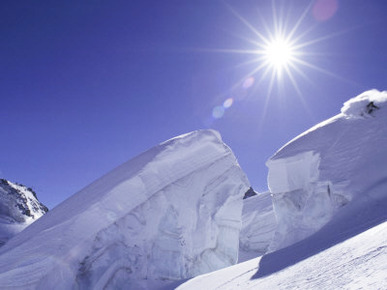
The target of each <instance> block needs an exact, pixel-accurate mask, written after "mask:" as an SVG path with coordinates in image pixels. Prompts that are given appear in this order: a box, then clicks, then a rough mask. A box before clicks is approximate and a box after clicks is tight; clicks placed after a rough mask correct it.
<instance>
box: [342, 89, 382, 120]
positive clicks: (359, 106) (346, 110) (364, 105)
mask: <svg viewBox="0 0 387 290" xmlns="http://www.w3.org/2000/svg"><path fill="white" fill-rule="evenodd" d="M386 102H387V92H386V91H384V92H379V91H378V90H369V91H366V92H364V93H362V94H360V95H358V96H357V97H355V98H352V99H350V100H348V101H347V102H345V103H344V106H343V107H342V108H341V113H343V114H344V115H345V116H347V117H353V118H359V117H364V116H366V115H367V114H371V113H372V112H373V111H374V110H375V109H376V110H377V109H379V108H381V107H382V106H384V104H385V103H386Z"/></svg>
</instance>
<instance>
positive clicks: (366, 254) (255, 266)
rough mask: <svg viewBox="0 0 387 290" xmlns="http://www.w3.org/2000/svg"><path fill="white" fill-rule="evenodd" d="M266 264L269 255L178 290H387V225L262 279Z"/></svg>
mask: <svg viewBox="0 0 387 290" xmlns="http://www.w3.org/2000/svg"><path fill="white" fill-rule="evenodd" d="M292 250H294V248H292ZM304 250H305V249H304ZM288 253H289V251H287V252H286V253H284V254H288ZM270 258H274V257H270ZM275 258H281V256H279V255H277V256H276V257H275ZM263 265H265V256H263V257H259V258H255V259H252V260H249V261H247V262H244V263H241V264H238V265H235V266H232V267H229V268H226V269H223V270H219V271H216V272H213V273H210V274H206V275H201V276H198V277H196V278H194V279H191V280H189V281H188V282H186V283H184V284H182V285H180V286H179V287H177V288H176V289H178V290H188V289H222V290H223V289H224V290H227V289H230V290H231V289H385V288H386V286H387V275H386V272H387V222H384V223H382V224H380V225H378V226H376V227H374V228H372V229H369V230H368V231H365V232H363V233H361V234H359V235H357V236H355V237H353V238H350V239H348V240H346V241H344V242H342V243H339V244H336V245H335V246H332V247H330V248H328V249H326V250H324V251H321V252H319V253H318V254H316V255H313V256H310V257H308V258H306V259H304V260H300V261H298V263H295V264H292V265H290V266H288V267H287V268H285V269H284V270H282V271H277V272H273V273H271V274H270V275H266V276H263V277H261V276H259V275H258V273H259V268H260V267H262V266H263Z"/></svg>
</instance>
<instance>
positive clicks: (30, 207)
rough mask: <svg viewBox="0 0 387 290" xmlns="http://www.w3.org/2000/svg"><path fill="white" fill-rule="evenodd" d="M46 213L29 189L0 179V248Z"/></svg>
mask: <svg viewBox="0 0 387 290" xmlns="http://www.w3.org/2000/svg"><path fill="white" fill-rule="evenodd" d="M47 211H48V209H47V207H46V206H44V205H43V204H41V203H40V202H39V201H38V199H37V197H36V194H35V192H34V191H33V190H32V189H31V188H27V187H26V186H24V185H21V184H16V183H13V182H11V181H8V180H5V179H0V246H1V245H3V244H4V243H6V242H7V241H8V240H9V239H10V238H11V237H13V236H14V235H16V234H17V233H19V232H21V231H22V230H23V229H24V228H26V227H27V226H28V225H30V224H31V223H33V222H34V221H36V220H37V219H38V218H40V217H41V216H43V215H44V214H45V213H46V212H47Z"/></svg>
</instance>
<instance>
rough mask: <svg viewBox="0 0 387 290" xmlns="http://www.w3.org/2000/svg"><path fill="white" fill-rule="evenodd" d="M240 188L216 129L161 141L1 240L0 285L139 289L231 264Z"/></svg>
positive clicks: (244, 183)
mask: <svg viewBox="0 0 387 290" xmlns="http://www.w3.org/2000/svg"><path fill="white" fill-rule="evenodd" d="M249 187H250V185H249V182H248V180H247V178H246V176H245V175H244V173H243V172H242V170H241V168H240V167H239V165H238V163H237V161H236V159H235V157H234V155H233V153H232V152H231V150H230V149H229V148H228V147H227V146H226V145H225V144H224V143H223V142H222V141H221V139H220V136H219V134H218V133H216V132H214V131H212V130H203V131H195V132H192V133H189V134H185V135H182V136H179V137H176V138H173V139H171V140H168V141H166V142H164V143H162V144H160V145H159V146H156V147H154V148H152V149H150V150H149V151H147V152H145V153H143V154H141V155H140V156H138V157H136V158H134V159H132V160H130V161H128V162H127V163H125V164H123V165H121V166H120V167H118V168H116V169H115V170H113V171H111V172H110V173H108V174H107V175H105V176H104V177H102V178H100V179H99V180H97V181H95V182H94V183H92V184H91V185H89V186H88V187H86V188H85V189H83V190H82V191H80V192H78V193H77V194H75V195H74V196H72V197H71V198H69V199H68V200H67V201H65V202H63V203H62V204H60V205H59V206H58V207H56V208H54V209H53V210H52V211H51V212H49V213H48V214H47V215H45V216H44V217H43V218H42V219H40V220H39V221H38V222H36V223H34V224H32V225H31V226H30V227H29V228H27V229H26V230H25V231H23V232H22V233H20V234H19V235H18V236H16V237H15V238H13V239H12V240H10V241H9V243H7V244H6V246H4V247H3V248H2V251H1V252H2V253H1V255H0V288H2V289H4V288H10V287H15V288H21V289H28V288H38V289H54V288H55V289H58V285H60V286H59V288H60V289H74V288H76V289H102V288H103V289H118V288H122V287H123V288H125V289H142V288H147V287H149V284H148V283H151V282H150V281H155V280H158V281H159V282H158V283H157V284H159V286H160V285H161V284H162V283H163V281H171V280H179V279H184V278H189V277H193V276H196V275H199V274H202V273H206V272H209V271H213V270H216V269H219V268H222V267H226V266H229V265H232V264H235V263H236V261H237V256H238V244H239V232H240V228H241V222H240V221H241V213H242V198H243V195H244V193H245V192H246V191H247V190H248V189H249ZM155 285H156V284H155Z"/></svg>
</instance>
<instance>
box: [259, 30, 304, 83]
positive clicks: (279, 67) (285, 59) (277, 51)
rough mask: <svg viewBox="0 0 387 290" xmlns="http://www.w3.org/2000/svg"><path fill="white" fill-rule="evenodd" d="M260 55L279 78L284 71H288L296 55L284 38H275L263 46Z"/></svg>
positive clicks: (290, 44)
mask: <svg viewBox="0 0 387 290" xmlns="http://www.w3.org/2000/svg"><path fill="white" fill-rule="evenodd" d="M262 55H263V57H264V59H265V62H266V63H267V65H268V66H270V67H271V68H272V69H273V70H274V71H275V72H276V74H277V76H278V77H281V75H282V72H283V71H284V70H289V66H290V65H293V62H294V60H295V57H296V55H297V51H296V48H295V47H294V46H293V45H292V43H291V42H290V41H288V40H287V39H286V38H285V37H282V36H277V37H275V38H274V39H272V40H271V41H270V42H269V43H267V44H266V45H264V48H263V52H262Z"/></svg>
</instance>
